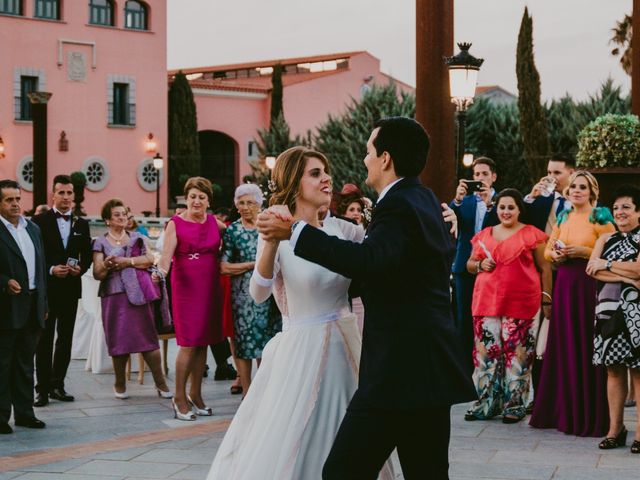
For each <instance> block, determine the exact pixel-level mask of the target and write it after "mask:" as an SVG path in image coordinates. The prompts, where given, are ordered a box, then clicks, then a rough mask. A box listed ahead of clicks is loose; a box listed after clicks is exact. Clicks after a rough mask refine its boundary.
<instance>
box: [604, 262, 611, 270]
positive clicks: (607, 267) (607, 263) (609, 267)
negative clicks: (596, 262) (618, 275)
mask: <svg viewBox="0 0 640 480" xmlns="http://www.w3.org/2000/svg"><path fill="white" fill-rule="evenodd" d="M612 264H613V262H612V261H611V260H607V261H606V263H605V264H604V268H606V269H607V270H611V266H612Z"/></svg>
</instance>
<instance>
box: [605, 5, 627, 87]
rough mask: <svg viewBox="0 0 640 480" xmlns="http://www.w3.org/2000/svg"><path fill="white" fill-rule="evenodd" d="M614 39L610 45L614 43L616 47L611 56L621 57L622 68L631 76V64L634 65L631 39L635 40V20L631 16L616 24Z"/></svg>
mask: <svg viewBox="0 0 640 480" xmlns="http://www.w3.org/2000/svg"><path fill="white" fill-rule="evenodd" d="M612 31H613V37H611V40H609V43H613V44H614V45H616V47H615V48H614V49H613V50H611V55H613V56H614V57H620V66H621V67H622V69H623V70H624V71H625V72H626V74H627V75H629V76H631V64H632V63H633V51H632V48H631V39H632V38H633V18H632V17H631V15H625V16H624V18H623V19H622V20H620V21H619V22H616V26H615V27H614V28H613V29H612Z"/></svg>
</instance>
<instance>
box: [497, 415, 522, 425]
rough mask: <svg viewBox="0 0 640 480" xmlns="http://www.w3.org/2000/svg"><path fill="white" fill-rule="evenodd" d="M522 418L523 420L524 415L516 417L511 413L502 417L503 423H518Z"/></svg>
mask: <svg viewBox="0 0 640 480" xmlns="http://www.w3.org/2000/svg"><path fill="white" fill-rule="evenodd" d="M520 420H522V417H516V416H515V415H511V414H507V415H504V416H503V417H502V423H518V422H519V421H520Z"/></svg>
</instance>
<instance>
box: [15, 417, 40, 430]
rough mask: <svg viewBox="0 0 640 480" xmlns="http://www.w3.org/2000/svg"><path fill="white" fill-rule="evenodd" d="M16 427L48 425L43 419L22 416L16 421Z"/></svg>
mask: <svg viewBox="0 0 640 480" xmlns="http://www.w3.org/2000/svg"><path fill="white" fill-rule="evenodd" d="M15 424H16V427H27V428H44V427H46V426H47V424H46V423H44V422H43V421H42V420H38V419H37V418H36V417H30V418H21V419H19V420H16V421H15Z"/></svg>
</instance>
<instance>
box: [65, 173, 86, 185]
mask: <svg viewBox="0 0 640 480" xmlns="http://www.w3.org/2000/svg"><path fill="white" fill-rule="evenodd" d="M69 176H70V177H71V182H72V183H73V186H74V188H75V187H76V186H81V187H86V186H87V176H86V175H85V174H84V172H80V171H77V172H71V175H69Z"/></svg>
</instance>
